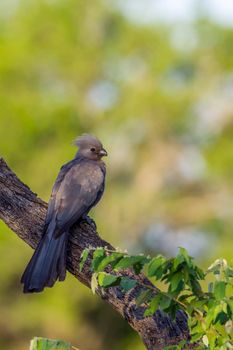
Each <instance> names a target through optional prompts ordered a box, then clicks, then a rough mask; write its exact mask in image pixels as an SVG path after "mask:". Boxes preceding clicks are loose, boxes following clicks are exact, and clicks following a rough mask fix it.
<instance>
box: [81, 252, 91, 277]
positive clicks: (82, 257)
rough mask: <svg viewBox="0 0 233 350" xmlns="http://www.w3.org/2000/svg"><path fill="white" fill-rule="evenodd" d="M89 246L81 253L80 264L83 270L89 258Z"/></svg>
mask: <svg viewBox="0 0 233 350" xmlns="http://www.w3.org/2000/svg"><path fill="white" fill-rule="evenodd" d="M89 252H90V250H89V248H85V249H84V250H83V251H82V254H81V260H80V264H79V271H80V272H81V271H82V269H83V266H84V264H85V262H86V260H87V258H88V255H89Z"/></svg>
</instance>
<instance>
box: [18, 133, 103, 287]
mask: <svg viewBox="0 0 233 350" xmlns="http://www.w3.org/2000/svg"><path fill="white" fill-rule="evenodd" d="M74 144H75V145H76V146H78V151H77V153H76V155H75V157H74V159H73V160H71V161H69V162H68V163H66V164H65V165H63V166H62V167H61V169H60V172H59V174H58V176H57V179H56V181H55V184H54V186H53V189H52V194H51V197H50V200H49V204H48V209H47V213H46V217H45V223H44V229H43V235H42V238H41V240H40V242H39V244H38V245H37V247H36V249H35V252H34V254H33V256H32V258H31V260H30V261H29V263H28V265H27V267H26V269H25V271H24V273H23V275H22V278H21V283H22V284H23V285H24V286H23V292H24V293H33V292H41V291H43V290H44V288H45V287H52V286H53V285H54V284H55V282H56V281H57V280H59V281H64V280H65V277H66V249H67V241H68V237H69V231H70V228H71V226H72V225H73V224H74V223H76V222H78V221H80V220H83V219H84V220H85V219H86V220H87V219H88V217H87V214H88V213H89V211H90V210H91V208H92V207H94V206H95V205H96V204H97V203H98V202H99V200H100V199H101V197H102V195H103V192H104V188H105V176H106V166H105V163H104V161H103V160H102V157H104V156H107V151H106V150H105V149H104V148H103V145H102V143H101V142H100V141H99V140H98V139H97V138H96V137H95V136H93V135H88V134H84V135H81V136H80V137H78V138H77V139H76V140H75V141H74Z"/></svg>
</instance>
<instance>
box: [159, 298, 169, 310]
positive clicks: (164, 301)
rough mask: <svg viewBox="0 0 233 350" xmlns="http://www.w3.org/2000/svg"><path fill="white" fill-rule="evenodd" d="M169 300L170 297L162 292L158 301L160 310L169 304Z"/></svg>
mask: <svg viewBox="0 0 233 350" xmlns="http://www.w3.org/2000/svg"><path fill="white" fill-rule="evenodd" d="M171 302H172V299H171V298H170V297H169V296H168V295H165V294H162V295H161V298H160V301H159V306H160V307H161V309H162V310H166V309H167V308H168V307H169V306H170V305H171Z"/></svg>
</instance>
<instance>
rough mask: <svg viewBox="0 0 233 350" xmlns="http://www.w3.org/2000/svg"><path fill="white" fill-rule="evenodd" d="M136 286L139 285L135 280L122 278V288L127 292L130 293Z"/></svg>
mask: <svg viewBox="0 0 233 350" xmlns="http://www.w3.org/2000/svg"><path fill="white" fill-rule="evenodd" d="M136 284H137V281H136V280H133V279H132V278H129V277H121V282H120V286H121V288H122V289H123V290H124V291H125V292H128V291H129V290H130V289H132V288H133V287H135V286H136Z"/></svg>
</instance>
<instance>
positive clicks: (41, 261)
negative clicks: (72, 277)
mask: <svg viewBox="0 0 233 350" xmlns="http://www.w3.org/2000/svg"><path fill="white" fill-rule="evenodd" d="M66 241H67V233H65V232H64V233H63V234H62V235H60V236H59V237H57V238H55V237H54V235H53V227H51V226H50V227H48V229H47V232H46V234H45V235H44V237H42V239H41V241H40V243H39V244H38V246H37V248H36V250H35V252H34V254H33V256H32V258H31V260H30V262H29V264H28V266H27V267H26V269H25V271H24V273H23V276H22V278H21V282H22V283H23V284H24V290H23V291H24V293H33V292H41V291H42V290H43V289H44V288H45V287H46V286H47V287H52V286H53V285H54V283H55V282H56V281H57V280H58V279H59V280H60V281H63V280H64V279H65V276H66Z"/></svg>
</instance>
